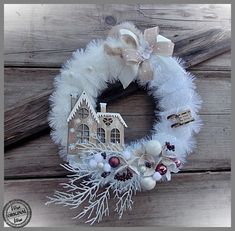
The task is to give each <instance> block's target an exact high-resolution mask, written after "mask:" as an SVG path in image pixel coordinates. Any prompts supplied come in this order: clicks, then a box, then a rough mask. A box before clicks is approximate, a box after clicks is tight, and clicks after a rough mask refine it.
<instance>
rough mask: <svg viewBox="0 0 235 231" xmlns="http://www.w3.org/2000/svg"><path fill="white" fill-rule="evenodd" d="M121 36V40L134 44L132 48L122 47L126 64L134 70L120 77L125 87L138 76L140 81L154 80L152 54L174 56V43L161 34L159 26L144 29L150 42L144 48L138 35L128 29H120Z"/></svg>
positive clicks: (146, 39) (144, 36)
mask: <svg viewBox="0 0 235 231" xmlns="http://www.w3.org/2000/svg"><path fill="white" fill-rule="evenodd" d="M119 36H120V39H121V40H123V41H125V42H126V43H127V44H131V45H132V48H121V51H122V55H121V57H122V59H123V60H124V62H125V64H126V65H127V66H129V67H131V70H132V75H129V76H126V77H125V76H122V77H121V78H119V79H120V81H121V83H122V85H123V87H124V88H126V87H127V86H128V85H129V84H130V83H131V82H132V81H133V80H134V79H135V77H136V76H138V78H139V79H140V81H150V80H153V70H152V67H151V63H150V59H151V57H152V55H159V56H172V54H173V50H174V43H172V42H171V40H169V39H167V38H165V37H164V36H162V35H159V27H158V26H156V27H153V28H148V29H146V30H144V33H143V38H144V40H145V41H146V43H147V44H148V46H147V47H144V48H143V47H141V43H140V40H139V38H138V36H137V35H136V34H135V33H133V32H132V31H130V30H128V29H120V30H119ZM124 78H126V79H124Z"/></svg>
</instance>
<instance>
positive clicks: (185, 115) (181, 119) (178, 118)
mask: <svg viewBox="0 0 235 231" xmlns="http://www.w3.org/2000/svg"><path fill="white" fill-rule="evenodd" d="M167 119H168V120H172V121H174V122H175V123H174V124H172V125H171V127H172V128H177V127H180V126H182V125H185V124H188V123H190V122H193V121H194V118H193V117H192V114H191V111H190V110H186V111H183V112H179V113H177V114H172V115H169V116H168V117H167Z"/></svg>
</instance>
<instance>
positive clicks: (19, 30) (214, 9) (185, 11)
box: [4, 4, 231, 67]
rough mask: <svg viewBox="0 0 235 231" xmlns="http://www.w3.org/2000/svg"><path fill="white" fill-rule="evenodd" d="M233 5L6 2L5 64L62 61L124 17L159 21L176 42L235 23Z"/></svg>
mask: <svg viewBox="0 0 235 231" xmlns="http://www.w3.org/2000/svg"><path fill="white" fill-rule="evenodd" d="M198 7H199V8H198ZM230 11H231V10H230V6H229V5H222V4H218V5H208V4H205V5H193V4H188V5H180V7H179V5H174V4H169V5H165V4H155V5H146V6H145V5H139V4H133V5H124V4H105V5H103V4H102V5H96V4H89V5H88V4H77V5H73V6H71V5H67V4H66V5H60V4H58V5H54V6H52V5H39V4H38V5H7V6H6V7H5V14H4V19H5V20H4V28H5V31H4V32H5V65H7V66H42V67H51V66H57V67H59V66H60V65H61V64H62V63H63V62H65V60H66V59H68V58H69V57H70V56H71V54H72V52H73V51H74V50H76V49H78V48H82V47H85V46H86V44H87V43H88V42H89V41H90V40H92V39H95V38H97V39H100V38H102V39H103V38H105V36H106V35H107V33H108V30H109V29H110V28H111V27H112V26H114V25H116V24H118V23H121V22H123V21H131V22H134V23H135V25H136V26H137V27H138V28H140V29H141V30H144V29H146V28H149V27H152V26H156V25H158V26H159V27H160V30H161V34H162V35H164V36H166V37H168V38H170V39H172V40H173V42H174V40H177V39H178V38H180V37H181V36H182V35H185V34H186V33H191V32H194V31H196V30H198V29H202V28H205V29H206V28H214V27H221V28H224V29H230V27H231V23H230V21H231V12H230ZM209 45H210V44H209Z"/></svg>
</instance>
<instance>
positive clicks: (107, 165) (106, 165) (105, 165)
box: [103, 163, 111, 172]
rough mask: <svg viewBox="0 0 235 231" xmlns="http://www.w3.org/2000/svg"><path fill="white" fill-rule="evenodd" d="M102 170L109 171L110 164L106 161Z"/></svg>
mask: <svg viewBox="0 0 235 231" xmlns="http://www.w3.org/2000/svg"><path fill="white" fill-rule="evenodd" d="M103 170H104V171H105V172H110V170H111V166H110V165H109V164H107V163H106V164H104V167H103Z"/></svg>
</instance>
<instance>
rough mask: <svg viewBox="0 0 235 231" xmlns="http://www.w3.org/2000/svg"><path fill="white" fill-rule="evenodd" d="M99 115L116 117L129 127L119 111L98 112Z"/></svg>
mask: <svg viewBox="0 0 235 231" xmlns="http://www.w3.org/2000/svg"><path fill="white" fill-rule="evenodd" d="M97 116H98V117H116V118H118V119H119V120H120V122H121V123H122V124H123V126H124V127H126V128H127V125H126V123H125V121H124V120H123V118H122V116H121V115H120V114H119V113H109V112H98V113H97Z"/></svg>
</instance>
